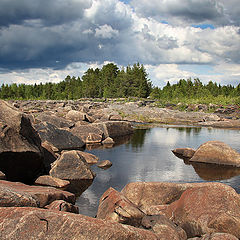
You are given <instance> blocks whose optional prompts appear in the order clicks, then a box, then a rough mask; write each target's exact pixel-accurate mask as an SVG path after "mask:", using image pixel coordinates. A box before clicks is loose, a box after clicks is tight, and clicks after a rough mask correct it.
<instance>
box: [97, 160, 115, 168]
mask: <svg viewBox="0 0 240 240" xmlns="http://www.w3.org/2000/svg"><path fill="white" fill-rule="evenodd" d="M97 166H98V167H99V168H102V169H108V168H110V167H111V166H112V163H111V161H109V160H103V161H101V162H99V163H98V164H97Z"/></svg>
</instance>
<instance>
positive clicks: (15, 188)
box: [0, 180, 75, 208]
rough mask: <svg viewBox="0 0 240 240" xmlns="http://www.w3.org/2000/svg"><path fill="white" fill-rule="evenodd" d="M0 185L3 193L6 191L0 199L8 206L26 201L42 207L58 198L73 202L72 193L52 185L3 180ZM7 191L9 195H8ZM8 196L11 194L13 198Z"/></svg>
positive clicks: (22, 204) (23, 204)
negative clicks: (30, 184)
mask: <svg viewBox="0 0 240 240" xmlns="http://www.w3.org/2000/svg"><path fill="white" fill-rule="evenodd" d="M0 187H1V190H2V191H1V193H2V194H3V195H4V192H6V193H7V194H6V195H5V197H3V198H0V199H5V200H3V201H4V202H5V203H6V205H7V204H8V206H26V205H25V202H27V204H29V205H28V206H33V205H34V206H38V207H41V208H42V207H44V206H46V205H48V204H50V203H51V202H53V201H54V200H60V199H61V200H65V201H67V202H70V203H73V204H74V203H75V196H74V194H72V193H69V192H66V191H62V190H59V189H56V188H52V187H42V186H29V185H26V184H23V183H19V182H8V181H4V180H1V181H0ZM8 193H9V194H10V195H8ZM8 196H13V198H10V197H8ZM32 199H34V203H32ZM1 201H2V200H1ZM36 203H37V205H36ZM32 204H33V205H32ZM6 205H5V206H6ZM1 206H3V205H1Z"/></svg>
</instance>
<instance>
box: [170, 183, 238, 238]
mask: <svg viewBox="0 0 240 240" xmlns="http://www.w3.org/2000/svg"><path fill="white" fill-rule="evenodd" d="M166 214H167V216H168V217H169V218H170V219H171V220H172V221H173V222H174V223H175V224H177V225H179V226H180V227H182V228H183V229H184V230H185V231H186V233H187V236H188V237H189V238H190V237H196V236H201V235H204V234H206V233H213V232H216V233H217V232H224V233H229V234H233V235H234V236H236V237H237V238H240V196H239V195H238V194H237V193H236V191H235V190H234V189H233V188H231V187H229V186H227V185H225V184H222V183H209V185H208V186H202V187H195V188H190V189H187V190H186V191H184V193H183V194H182V195H181V197H180V199H179V200H177V201H175V202H174V203H171V204H170V206H169V207H168V208H167V210H166Z"/></svg>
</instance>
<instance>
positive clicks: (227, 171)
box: [190, 162, 240, 181]
mask: <svg viewBox="0 0 240 240" xmlns="http://www.w3.org/2000/svg"><path fill="white" fill-rule="evenodd" d="M190 164H191V165H192V166H193V168H194V170H195V172H196V173H197V174H198V176H199V177H200V178H201V179H203V180H206V181H216V180H227V179H230V178H232V177H235V176H239V175H240V168H237V167H232V166H222V165H217V164H209V163H194V162H190Z"/></svg>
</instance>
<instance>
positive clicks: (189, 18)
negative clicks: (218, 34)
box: [131, 0, 240, 26]
mask: <svg viewBox="0 0 240 240" xmlns="http://www.w3.org/2000/svg"><path fill="white" fill-rule="evenodd" d="M131 4H132V6H133V7H134V8H135V10H136V12H138V13H139V14H141V15H142V16H144V17H154V18H156V19H158V20H165V21H167V22H169V23H171V24H179V25H181V24H184V25H186V24H201V23H212V24H214V25H215V26H220V25H239V23H240V20H239V14H240V6H239V0H228V1H225V0H201V1H199V0H168V1H165V0H152V1H148V0H132V1H131Z"/></svg>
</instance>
